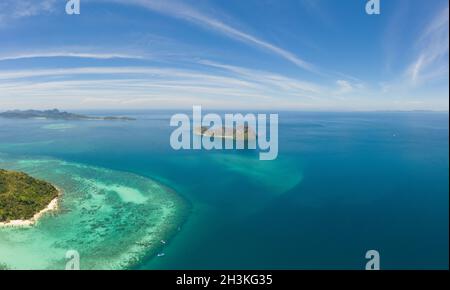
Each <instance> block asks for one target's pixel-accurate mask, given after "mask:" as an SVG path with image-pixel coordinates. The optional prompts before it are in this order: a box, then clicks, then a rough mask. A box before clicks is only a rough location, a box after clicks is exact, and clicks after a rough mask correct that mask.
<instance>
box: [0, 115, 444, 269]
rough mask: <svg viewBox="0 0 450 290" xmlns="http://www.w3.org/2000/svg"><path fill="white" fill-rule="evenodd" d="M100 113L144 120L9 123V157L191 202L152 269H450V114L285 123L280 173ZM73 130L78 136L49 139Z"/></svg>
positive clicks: (165, 119)
mask: <svg viewBox="0 0 450 290" xmlns="http://www.w3.org/2000/svg"><path fill="white" fill-rule="evenodd" d="M89 113H91V114H100V115H111V114H120V115H128V116H134V117H136V118H138V120H137V121H133V122H109V121H108V122H106V121H105V122H100V121H71V122H58V121H46V120H6V119H1V118H0V152H2V153H7V154H12V155H27V156H50V157H55V158H59V159H63V160H68V161H74V162H80V163H85V164H89V165H96V166H102V167H106V168H111V169H116V170H122V171H128V172H133V173H136V174H139V175H142V176H147V177H151V178H153V179H155V180H157V181H159V182H161V183H163V184H165V185H167V186H169V187H171V188H173V189H174V190H175V191H176V192H178V193H179V194H180V195H182V196H184V197H185V198H186V199H187V200H188V201H189V202H190V203H191V205H192V212H191V214H190V216H189V218H188V220H187V222H186V224H185V225H184V226H183V227H182V228H181V230H180V232H179V233H178V234H177V235H176V236H175V237H174V238H173V239H172V240H171V241H170V243H168V244H167V246H166V248H165V250H164V252H165V254H166V255H165V256H164V257H155V258H152V259H150V260H147V261H142V263H141V265H140V268H145V269H147V268H149V269H198V268H201V269H204V268H212V269H228V268H235V269H245V268H257V269H310V268H314V269H316V268H318V269H330V268H332V269H341V268H345V269H347V268H351V269H363V268H364V266H365V263H366V260H365V257H364V256H365V253H366V251H368V250H371V249H375V250H378V251H379V252H380V255H381V267H382V268H384V269H435V268H445V269H448V246H449V236H448V226H449V225H448V221H449V219H448V218H449V216H448V209H449V200H448V198H449V177H448V176H449V153H448V152H449V127H448V121H449V115H448V113H428V112H408V113H406V112H389V113H387V112H386V113H385V112H371V113H311V112H308V113H304V112H303V113H302V112H295V113H294V112H284V113H281V114H280V125H279V133H280V138H279V147H280V153H279V157H278V159H277V160H275V161H259V160H258V155H257V154H256V152H252V151H244V152H243V151H239V152H238V151H231V152H224V151H193V150H190V151H174V150H172V149H171V147H170V144H169V136H170V133H171V132H172V130H173V128H171V127H170V126H169V119H170V116H171V115H172V114H173V112H168V111H133V112H89ZM62 123H64V124H65V125H70V126H73V127H70V126H67V128H65V129H51V128H52V127H48V125H54V124H62ZM49 128H50V129H49ZM53 128H54V127H53Z"/></svg>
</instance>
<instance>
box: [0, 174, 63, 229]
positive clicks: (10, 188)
mask: <svg viewBox="0 0 450 290" xmlns="http://www.w3.org/2000/svg"><path fill="white" fill-rule="evenodd" d="M59 194H60V192H59V191H58V189H57V188H56V187H55V186H53V185H52V184H50V183H48V182H46V181H42V180H38V179H35V178H33V177H31V176H29V175H27V174H25V173H22V172H16V171H8V170H4V169H0V227H5V226H29V225H33V224H34V223H35V222H36V221H37V220H38V219H39V218H40V217H41V216H42V215H43V214H44V213H45V212H47V211H50V210H54V209H56V207H57V203H58V196H59Z"/></svg>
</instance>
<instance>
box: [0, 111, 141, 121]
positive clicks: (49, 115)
mask: <svg viewBox="0 0 450 290" xmlns="http://www.w3.org/2000/svg"><path fill="white" fill-rule="evenodd" d="M0 117H3V118H9V119H52V120H106V121H133V120H136V119H134V118H129V117H111V116H108V117H93V116H86V115H80V114H73V113H68V112H63V111H60V110H58V109H53V110H45V111H39V110H25V111H21V110H13V111H6V112H3V113H0Z"/></svg>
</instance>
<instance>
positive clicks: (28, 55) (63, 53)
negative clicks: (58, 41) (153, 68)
mask: <svg viewBox="0 0 450 290" xmlns="http://www.w3.org/2000/svg"><path fill="white" fill-rule="evenodd" d="M54 57H71V58H90V59H114V58H123V59H145V58H148V57H146V56H139V55H132V54H120V53H83V52H69V51H55V52H34V53H18V54H17V53H16V54H7V55H0V61H5V60H20V59H30V58H54Z"/></svg>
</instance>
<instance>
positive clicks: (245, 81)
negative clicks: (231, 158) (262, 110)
mask: <svg viewBox="0 0 450 290" xmlns="http://www.w3.org/2000/svg"><path fill="white" fill-rule="evenodd" d="M203 65H204V66H208V67H209V69H207V68H206V67H203V68H202V67H200V68H198V69H196V70H188V69H179V68H167V67H79V68H64V69H31V70H13V71H11V70H7V71H5V70H3V71H0V96H8V98H13V99H14V98H15V99H20V98H21V97H22V98H23V97H27V98H30V99H35V98H37V99H42V98H45V99H46V100H47V102H48V100H49V99H53V101H59V99H60V98H61V97H62V96H63V97H64V99H65V101H67V102H69V103H76V100H77V99H78V100H84V102H85V103H89V104H90V105H93V104H94V101H93V100H100V99H102V98H106V99H109V100H111V99H114V100H115V101H114V102H111V101H109V102H108V104H109V105H111V106H114V105H117V104H127V105H129V106H132V105H136V103H138V102H137V101H136V102H130V99H133V100H139V102H140V103H145V104H147V105H150V104H152V101H155V100H158V101H157V102H156V101H155V102H156V103H155V104H156V105H157V104H159V105H161V104H162V103H163V100H164V104H165V106H166V107H170V106H174V105H175V104H177V105H178V104H180V100H183V102H181V103H185V104H189V103H190V104H191V105H192V104H193V103H195V102H197V103H198V104H208V105H211V106H214V107H220V104H224V105H225V104H227V106H229V107H233V106H235V107H247V108H249V107H267V106H268V105H269V104H272V103H274V102H277V101H279V100H280V99H287V100H290V102H292V103H293V104H295V105H296V106H302V105H307V104H310V105H311V104H312V103H314V102H318V101H320V99H321V97H323V95H326V94H328V93H329V91H328V90H327V89H325V88H322V87H320V86H318V85H317V84H314V83H309V82H304V81H301V80H296V79H292V78H288V77H285V76H281V75H277V74H274V73H270V72H264V71H257V70H251V69H247V68H241V67H236V66H228V65H223V64H219V63H213V62H207V61H204V63H203ZM211 67H214V68H215V69H212V70H211ZM0 98H1V97H0ZM144 100H145V102H144ZM97 106H101V102H98V103H97Z"/></svg>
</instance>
